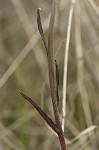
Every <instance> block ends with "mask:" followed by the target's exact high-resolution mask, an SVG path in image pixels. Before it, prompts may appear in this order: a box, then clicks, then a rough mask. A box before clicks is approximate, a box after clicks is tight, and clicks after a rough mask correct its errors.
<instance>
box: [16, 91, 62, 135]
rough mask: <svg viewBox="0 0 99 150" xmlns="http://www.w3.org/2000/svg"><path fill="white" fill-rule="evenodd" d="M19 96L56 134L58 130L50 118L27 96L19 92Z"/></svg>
mask: <svg viewBox="0 0 99 150" xmlns="http://www.w3.org/2000/svg"><path fill="white" fill-rule="evenodd" d="M19 92H20V94H21V95H22V96H23V97H24V98H25V99H26V100H28V101H29V102H30V103H31V104H32V105H33V106H34V107H35V109H36V110H37V111H38V112H39V114H40V115H41V116H42V117H43V119H44V120H45V121H46V122H47V123H48V125H49V126H50V127H51V128H52V129H53V130H54V131H55V132H56V133H58V132H59V131H60V129H59V128H58V127H57V126H56V124H55V123H54V122H53V120H52V119H51V118H49V117H48V116H47V114H46V113H45V112H44V111H43V110H42V109H41V108H40V107H39V106H38V105H37V104H36V103H35V102H34V101H33V100H32V99H31V98H30V97H28V96H26V95H25V94H23V93H22V92H21V91H19Z"/></svg>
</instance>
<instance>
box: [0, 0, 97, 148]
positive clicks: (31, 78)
mask: <svg viewBox="0 0 99 150" xmlns="http://www.w3.org/2000/svg"><path fill="white" fill-rule="evenodd" d="M51 4H52V0H51V1H50V0H46V1H45V0H28V1H27V0H6V1H2V0H0V150H19V149H20V150H27V149H29V150H50V149H53V150H57V149H59V148H58V147H59V143H58V140H57V137H56V136H55V135H54V133H53V132H52V131H51V130H50V129H49V128H48V127H47V125H46V124H45V122H44V121H43V119H42V118H41V117H40V115H39V114H38V113H37V111H36V110H35V109H34V108H32V106H31V105H30V104H29V103H27V102H26V101H25V100H24V99H23V98H22V97H21V95H19V93H18V91H19V89H21V90H22V91H23V92H24V93H26V94H27V95H30V96H31V97H32V99H33V100H34V101H35V102H36V103H37V104H38V105H40V106H41V107H42V108H43V109H44V110H45V111H46V112H47V114H48V115H49V116H51V117H52V118H53V114H52V106H51V98H50V92H49V82H48V70H47V58H46V52H45V50H44V47H43V44H42V41H41V38H40V35H39V34H38V29H37V23H36V10H37V8H39V7H41V9H42V13H41V17H42V23H43V27H44V31H45V35H46V38H47V36H48V27H49V17H50V13H51ZM93 4H94V5H93ZM70 8H71V1H69V0H59V3H58V9H57V18H56V24H55V52H56V55H55V57H56V59H57V62H58V65H59V73H60V85H59V94H60V105H59V110H60V114H61V101H62V90H63V89H62V86H63V81H62V80H63V66H64V52H65V40H66V34H67V26H68V17H69V11H70ZM67 81H68V82H67V106H66V107H67V115H66V119H65V137H66V139H67V143H68V146H67V147H68V150H72V149H73V150H98V149H99V130H98V125H99V1H98V0H94V1H92V0H83V1H79V3H77V7H76V6H74V13H73V20H72V27H71V37H70V47H69V62H68V80H67ZM89 127H92V128H89ZM87 129H89V130H87ZM75 137H76V140H74V141H73V139H74V138H75Z"/></svg>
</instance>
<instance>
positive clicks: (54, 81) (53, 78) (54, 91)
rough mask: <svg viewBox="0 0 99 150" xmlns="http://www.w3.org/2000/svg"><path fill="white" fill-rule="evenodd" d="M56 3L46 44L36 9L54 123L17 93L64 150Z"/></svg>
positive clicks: (38, 10) (36, 106) (55, 2)
mask: <svg viewBox="0 0 99 150" xmlns="http://www.w3.org/2000/svg"><path fill="white" fill-rule="evenodd" d="M57 2H58V0H53V4H52V11H51V18H50V24H49V34H48V43H47V42H46V40H45V35H44V31H43V27H42V23H41V17H40V11H41V9H40V8H39V9H37V25H38V30H39V33H40V35H41V38H42V41H43V44H44V47H45V50H46V54H47V60H48V71H49V84H50V93H51V98H52V107H53V113H54V121H53V120H52V119H51V118H50V117H49V116H48V115H47V114H46V113H45V112H44V111H43V110H42V109H41V107H39V106H38V105H37V104H36V103H35V102H34V101H33V100H32V99H31V98H30V97H28V96H26V95H25V94H23V93H22V92H21V91H19V92H20V94H21V95H22V96H23V97H24V98H25V99H26V100H28V101H29V102H30V103H31V104H32V105H33V106H34V107H35V109H36V110H37V111H38V112H39V114H40V115H41V116H42V117H43V119H44V120H45V121H46V122H47V124H48V125H49V126H50V127H51V128H52V129H53V130H54V131H55V132H56V133H57V135H58V139H59V142H60V147H61V150H66V144H65V137H64V133H63V131H62V126H61V121H60V117H59V110H58V102H59V96H58V86H59V71H58V65H57V61H56V60H54V22H55V14H56V8H57Z"/></svg>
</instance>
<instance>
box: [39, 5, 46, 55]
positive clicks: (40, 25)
mask: <svg viewBox="0 0 99 150" xmlns="http://www.w3.org/2000/svg"><path fill="white" fill-rule="evenodd" d="M40 11H41V8H38V9H37V25H38V30H39V32H40V35H41V38H42V41H43V44H44V47H45V49H46V53H47V55H48V48H47V44H46V40H45V36H44V31H43V27H42V23H41V17H40Z"/></svg>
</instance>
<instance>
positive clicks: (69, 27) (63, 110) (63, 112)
mask: <svg viewBox="0 0 99 150" xmlns="http://www.w3.org/2000/svg"><path fill="white" fill-rule="evenodd" d="M74 3H75V0H72V2H71V8H70V12H69V19H68V27H67V36H66V44H65V57H64V74H63V99H62V129H63V131H64V124H65V116H66V93H67V67H68V54H69V44H70V33H71V25H72V17H73V5H74Z"/></svg>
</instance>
